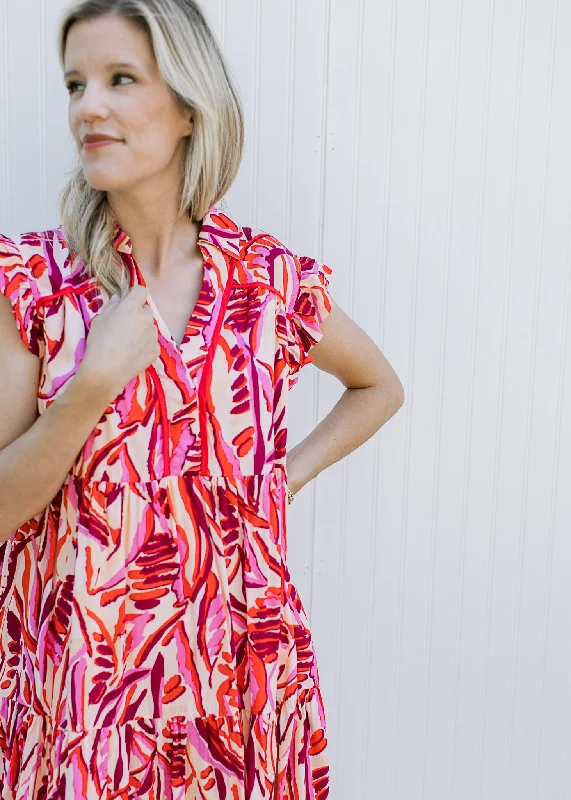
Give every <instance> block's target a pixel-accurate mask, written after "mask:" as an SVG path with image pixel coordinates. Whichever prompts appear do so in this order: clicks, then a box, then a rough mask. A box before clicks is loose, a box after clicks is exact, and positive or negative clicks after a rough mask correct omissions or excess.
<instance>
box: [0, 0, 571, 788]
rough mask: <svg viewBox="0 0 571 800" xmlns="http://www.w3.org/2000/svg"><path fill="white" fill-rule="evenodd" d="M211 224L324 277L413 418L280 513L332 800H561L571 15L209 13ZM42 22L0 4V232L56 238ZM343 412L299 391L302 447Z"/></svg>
mask: <svg viewBox="0 0 571 800" xmlns="http://www.w3.org/2000/svg"><path fill="white" fill-rule="evenodd" d="M204 5H205V7H206V9H207V11H208V12H209V15H210V16H211V18H212V21H213V24H214V26H215V29H216V31H217V32H218V33H219V35H220V38H221V40H222V43H223V46H224V48H225V51H226V53H227V54H228V57H229V59H230V62H231V64H232V67H233V69H234V71H235V74H236V76H237V78H238V81H239V84H240V87H241V90H242V95H243V99H244V103H245V106H246V110H247V149H246V155H245V158H244V163H243V168H242V171H241V174H240V177H239V180H238V181H237V183H236V184H235V186H234V187H233V189H232V191H231V193H230V194H229V197H228V203H229V211H230V212H234V213H235V214H236V215H237V216H238V217H239V219H240V220H241V221H243V222H249V223H250V224H252V225H254V226H256V227H264V228H266V230H269V231H270V232H272V233H274V234H276V235H277V236H279V237H281V238H283V240H284V241H286V243H288V244H289V246H290V247H291V248H292V249H294V250H296V251H297V252H299V253H300V254H307V255H313V256H315V257H316V258H320V259H321V260H324V261H326V262H327V263H328V264H329V265H330V266H331V267H332V268H333V270H334V275H333V277H332V284H331V286H332V294H333V296H334V298H335V299H336V300H337V302H338V303H339V304H340V305H341V306H342V307H343V308H344V309H345V310H346V311H347V313H349V314H350V315H351V316H352V317H353V318H354V319H355V320H356V321H357V322H358V323H359V324H360V325H361V326H362V327H363V328H364V329H365V330H366V331H367V333H369V335H370V336H372V337H373V339H374V340H375V341H376V342H377V343H378V345H379V346H380V347H381V349H382V350H383V352H384V353H385V355H386V356H387V358H388V359H389V360H390V362H391V363H392V364H393V366H394V367H395V369H396V371H397V373H398V374H399V376H400V378H401V380H402V383H403V385H404V387H405V392H406V403H405V406H404V407H403V408H402V409H401V411H400V412H399V413H398V414H397V416H396V417H395V418H394V419H393V420H391V421H390V422H389V423H388V424H387V426H386V427H385V428H383V429H382V430H381V431H380V432H379V433H378V434H377V435H376V436H374V437H373V438H372V439H371V440H369V441H368V442H367V443H366V444H365V445H363V446H362V447H361V448H359V449H358V450H357V451H355V452H354V453H352V454H351V455H350V456H349V457H347V458H346V459H344V460H343V461H341V462H339V463H337V464H335V465H334V466H332V467H331V468H329V469H328V470H326V471H325V472H324V473H322V474H321V475H320V476H319V477H318V478H317V479H316V480H315V481H313V482H312V483H311V484H310V485H308V486H307V487H305V488H304V489H303V490H302V492H301V493H300V494H299V496H298V497H297V498H296V501H295V503H294V504H293V505H292V506H291V507H290V529H289V542H290V568H291V571H292V576H293V578H294V581H295V583H296V585H297V586H298V588H299V590H300V593H301V596H302V599H303V601H304V604H305V606H306V608H307V610H308V613H309V615H310V620H311V623H312V628H313V632H314V637H315V641H316V647H317V649H318V655H319V663H320V672H321V680H322V684H323V692H324V698H325V703H326V712H327V718H328V728H329V740H330V758H331V771H332V791H331V795H330V796H331V799H332V800H357V799H358V798H359V799H360V798H366V799H367V800H377V799H378V800H532V798H533V800H568V799H569V798H571V757H570V753H569V750H570V741H569V739H570V730H569V721H570V719H571V714H570V710H571V681H570V675H571V601H570V587H571V543H570V540H569V534H570V533H571V525H570V522H571V492H570V491H569V486H570V481H571V447H570V444H571V402H570V401H571V394H570V393H571V385H570V380H571V349H570V342H569V339H570V335H571V333H570V328H569V324H568V323H569V295H570V279H569V262H570V253H571V249H570V248H571V238H570V233H571V229H570V223H571V150H570V148H569V142H570V141H571V47H570V45H569V43H570V41H571V4H569V3H568V2H563V0H311V2H301V0H272V2H265V3H262V2H261V0H231V1H230V0H205V3H204ZM60 8H61V3H60V0H49V1H48V0H1V2H0V9H1V16H0V32H1V38H0V57H1V59H0V64H1V67H0V78H1V80H0V109H1V110H2V111H1V117H0V186H1V188H2V191H1V194H0V230H1V231H2V232H4V233H7V234H8V235H12V234H15V233H16V232H18V231H23V230H34V229H43V228H47V227H53V226H54V225H55V224H57V221H56V216H55V199H56V197H57V193H58V191H59V188H60V186H61V182H62V179H63V173H64V170H65V169H66V168H68V165H69V164H70V161H69V152H70V146H71V145H70V138H69V133H68V131H67V127H66V126H67V119H66V107H67V94H66V92H65V89H64V88H63V84H62V81H61V77H60V74H59V67H58V65H57V61H56V57H55V39H54V34H55V27H54V26H55V22H56V21H57V14H58V12H59V9H60ZM342 389H343V387H342V386H341V385H340V384H339V383H338V382H337V381H336V380H335V379H333V378H332V377H331V376H329V375H327V374H325V373H320V372H319V371H318V370H317V369H315V368H314V367H313V366H310V367H307V368H306V370H304V372H303V373H302V377H301V378H300V381H299V384H298V385H297V386H296V388H295V390H294V392H293V394H292V397H291V407H292V412H291V413H292V437H293V438H292V441H291V444H292V445H293V444H295V443H296V442H297V441H299V439H301V438H302V437H303V436H305V435H306V434H307V433H308V432H309V431H310V430H311V429H312V427H314V426H315V425H316V424H317V422H318V421H319V419H321V418H322V417H323V416H324V415H325V414H326V413H327V412H328V411H329V410H330V409H331V408H332V406H333V405H334V403H335V402H336V400H337V399H338V397H339V396H340V394H341V392H342Z"/></svg>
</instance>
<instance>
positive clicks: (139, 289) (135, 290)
mask: <svg viewBox="0 0 571 800" xmlns="http://www.w3.org/2000/svg"><path fill="white" fill-rule="evenodd" d="M148 299H149V290H148V289H147V287H146V286H141V284H139V283H138V284H137V285H136V286H133V287H132V288H131V289H130V290H129V294H128V295H127V296H126V297H125V300H124V301H123V302H124V303H132V304H133V305H135V306H136V305H141V306H142V305H144V304H145V303H146V302H147V300H148Z"/></svg>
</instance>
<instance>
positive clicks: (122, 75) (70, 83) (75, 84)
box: [66, 72, 134, 95]
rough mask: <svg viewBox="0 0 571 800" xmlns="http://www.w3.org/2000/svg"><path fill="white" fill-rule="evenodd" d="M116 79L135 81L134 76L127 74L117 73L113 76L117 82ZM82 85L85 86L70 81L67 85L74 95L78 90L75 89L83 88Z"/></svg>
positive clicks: (69, 92) (69, 91) (70, 92)
mask: <svg viewBox="0 0 571 800" xmlns="http://www.w3.org/2000/svg"><path fill="white" fill-rule="evenodd" d="M115 78H128V79H129V80H130V81H134V78H133V77H132V75H127V74H126V73H125V72H116V73H115V74H114V75H113V81H115ZM82 85H83V84H81V83H79V82H78V81H68V82H67V83H66V88H67V91H68V94H70V95H72V94H73V93H74V92H75V91H76V89H75V88H74V87H76V86H82ZM121 85H124V84H121ZM127 85H128V84H127Z"/></svg>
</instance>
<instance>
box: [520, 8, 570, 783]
mask: <svg viewBox="0 0 571 800" xmlns="http://www.w3.org/2000/svg"><path fill="white" fill-rule="evenodd" d="M533 5H534V11H535V13H536V14H537V12H538V10H539V9H541V14H542V16H543V17H544V19H545V32H544V35H543V36H542V37H541V50H540V53H539V58H540V64H541V67H539V68H537V69H536V71H535V76H536V85H537V84H538V81H537V78H538V77H539V78H541V79H543V81H542V83H543V87H544V88H543V91H542V96H541V98H540V95H539V93H537V95H536V98H535V99H536V104H541V105H540V107H542V106H543V103H544V104H545V111H544V116H543V119H542V118H541V117H540V120H541V122H542V126H541V128H539V130H538V144H539V153H538V156H539V157H538V162H539V163H538V166H539V168H540V169H539V170H538V177H539V181H538V184H539V191H538V199H539V208H538V215H537V228H538V233H537V245H536V248H535V250H534V251H533V253H532V254H531V255H532V256H533V260H534V268H535V274H534V280H533V296H534V304H533V316H532V320H531V326H530V333H531V340H532V345H531V348H530V383H529V399H528V406H527V424H526V433H525V436H526V451H525V458H526V461H525V482H524V492H523V513H522V528H521V530H522V571H521V583H520V584H519V585H518V610H517V619H516V629H515V634H514V660H513V666H512V692H513V694H512V696H511V698H510V701H511V710H512V716H511V721H510V727H509V760H508V781H509V784H508V786H509V792H510V794H509V796H510V797H513V798H532V797H533V785H534V766H535V765H536V759H534V754H535V753H537V751H538V747H539V742H538V734H539V723H540V705H539V703H540V696H541V689H540V684H541V664H542V661H543V659H544V652H543V650H542V648H541V644H542V642H543V627H544V616H543V613H544V611H545V606H546V597H547V592H548V583H547V579H548V575H549V545H550V538H551V537H550V535H549V521H550V514H549V512H550V500H551V496H552V489H551V487H552V485H553V481H554V479H555V475H554V472H553V470H550V469H549V468H548V465H551V466H552V465H553V461H554V449H555V437H554V436H553V435H552V433H551V429H552V425H553V423H554V412H555V406H554V402H553V401H554V400H555V399H556V394H555V392H554V391H553V386H554V385H556V382H557V373H556V369H557V365H558V364H557V359H553V358H552V357H551V354H550V353H549V349H550V348H551V347H552V345H553V344H554V343H553V341H552V340H553V335H554V331H550V330H549V323H550V319H553V317H554V315H555V316H556V318H559V313H557V312H558V309H559V306H560V298H561V297H563V295H562V293H561V291H558V292H557V296H556V297H553V296H552V294H551V290H546V289H545V286H546V283H547V282H546V279H547V278H549V285H550V286H553V285H554V282H556V281H557V277H558V276H557V273H556V269H554V267H555V268H556V266H557V261H556V260H555V261H552V260H551V259H550V263H549V264H546V263H545V260H546V259H545V255H546V248H545V230H546V227H547V228H548V230H550V231H551V225H550V224H549V225H547V226H546V209H547V206H548V203H549V199H548V190H549V188H550V181H549V177H550V169H549V168H550V166H551V165H550V164H549V151H550V142H551V117H552V98H553V76H554V55H555V35H556V29H557V23H558V7H559V2H558V0H554V2H553V3H552V5H551V6H550V7H548V8H547V9H546V7H545V5H544V4H543V3H542V4H541V5H540V6H538V4H537V3H536V2H535V3H534V4H533ZM547 10H548V12H549V13H546V11H547ZM542 33H543V31H542ZM544 76H545V77H544ZM546 301H547V302H546ZM542 317H544V324H543V325H541V322H542ZM545 334H547V335H548V338H549V346H548V349H545V344H547V342H546V341H545ZM542 352H543V353H544V358H543V359H541V354H542ZM545 356H547V357H545ZM547 386H549V387H550V388H549V389H548V390H547V391H546V390H545V388H544V387H547ZM540 415H541V416H542V425H541V430H540V431H538V429H537V427H538V426H537V425H534V424H533V423H534V419H538V418H539V416H540ZM539 530H542V531H543V532H544V535H543V536H533V532H534V531H539Z"/></svg>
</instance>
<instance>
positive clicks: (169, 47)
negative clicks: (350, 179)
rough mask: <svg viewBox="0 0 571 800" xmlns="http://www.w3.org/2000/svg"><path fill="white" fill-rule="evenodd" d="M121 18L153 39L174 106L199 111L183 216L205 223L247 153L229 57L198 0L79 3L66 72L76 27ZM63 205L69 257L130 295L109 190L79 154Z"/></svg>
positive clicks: (64, 25)
mask: <svg viewBox="0 0 571 800" xmlns="http://www.w3.org/2000/svg"><path fill="white" fill-rule="evenodd" d="M103 14H117V15H118V16H121V17H125V18H127V19H129V20H130V21H131V22H133V23H135V24H136V25H138V26H139V27H140V28H141V29H142V30H143V31H144V32H145V33H146V34H147V36H148V40H149V42H150V45H151V48H152V51H153V54H154V57H155V59H156V62H157V66H158V69H159V71H160V73H161V75H162V76H163V78H164V80H165V82H166V83H167V85H168V86H169V88H170V89H171V91H172V92H173V95H174V98H175V100H177V101H178V102H179V103H182V104H183V106H185V107H187V108H188V110H189V112H192V117H193V123H194V124H193V130H192V134H191V135H190V136H189V137H187V142H188V143H187V146H186V151H185V154H184V157H183V165H182V170H181V173H182V174H181V191H180V206H179V215H180V216H183V215H184V214H188V215H189V217H190V219H192V220H197V221H199V220H202V219H203V218H204V216H205V214H206V213H207V212H208V210H209V209H210V208H211V207H212V206H213V205H216V204H217V203H218V202H219V201H220V200H221V199H222V198H223V197H224V195H225V194H226V192H227V191H228V189H229V188H230V186H231V185H232V184H233V182H234V180H235V178H236V175H237V173H238V170H239V168H240V163H241V160H242V153H243V148H244V114H243V109H242V105H241V101H240V98H239V95H238V91H237V88H236V84H235V83H234V80H233V78H232V76H231V73H230V69H229V67H228V64H227V63H226V60H225V57H224V55H223V53H222V51H221V49H220V47H219V45H218V43H217V41H216V38H215V36H214V34H213V32H212V30H211V28H210V27H209V25H208V22H207V21H206V18H205V16H204V14H203V12H202V10H201V8H200V6H199V4H198V2H196V0H80V2H75V3H73V4H72V5H70V6H68V7H67V9H66V10H65V11H64V13H63V16H62V18H61V21H60V25H59V33H58V42H59V59H60V64H61V68H62V70H63V69H64V56H65V48H66V42H67V36H68V33H69V30H70V28H71V26H72V25H73V24H74V23H75V22H79V21H81V20H88V19H94V18H96V17H99V16H101V15H103ZM68 175H69V176H70V177H69V180H68V182H67V183H66V185H65V186H64V188H63V190H62V192H61V194H60V196H59V201H58V215H59V220H60V227H61V229H62V233H63V234H64V236H65V238H66V241H67V245H68V248H69V251H70V255H71V256H73V257H75V256H78V257H79V258H81V259H82V260H83V261H84V262H85V264H86V266H87V268H88V270H89V271H90V273H91V275H92V276H93V277H94V278H95V280H96V281H97V282H98V283H99V285H100V286H101V287H102V288H103V289H104V290H105V291H106V292H107V294H108V295H109V296H111V295H113V294H119V296H121V297H123V296H124V295H125V293H126V292H127V291H128V289H129V275H128V273H127V270H126V268H125V265H124V263H123V261H122V260H121V257H120V255H119V253H118V252H117V251H116V250H115V248H114V247H113V239H114V233H115V231H116V221H115V218H114V217H113V214H112V211H111V206H110V204H109V201H108V198H107V192H106V191H103V190H99V189H94V188H93V187H92V186H90V184H89V183H88V182H87V181H86V179H85V176H84V174H83V169H82V167H81V164H80V162H79V152H78V153H77V160H76V164H75V166H74V168H73V170H72V171H71V172H70V173H68Z"/></svg>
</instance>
